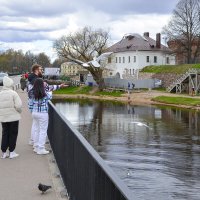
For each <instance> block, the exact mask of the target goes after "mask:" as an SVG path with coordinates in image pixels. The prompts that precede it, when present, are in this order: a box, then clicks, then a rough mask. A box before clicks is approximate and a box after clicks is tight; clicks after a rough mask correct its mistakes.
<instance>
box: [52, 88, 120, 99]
mask: <svg viewBox="0 0 200 200" xmlns="http://www.w3.org/2000/svg"><path fill="white" fill-rule="evenodd" d="M92 89H93V87H90V86H83V87H75V86H72V87H67V88H61V89H60V90H56V91H54V94H90V92H91V91H92ZM122 94H124V92H121V91H112V92H106V91H101V92H95V93H93V94H92V95H95V96H112V97H120V96H121V95H122Z"/></svg>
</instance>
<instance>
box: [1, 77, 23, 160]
mask: <svg viewBox="0 0 200 200" xmlns="http://www.w3.org/2000/svg"><path fill="white" fill-rule="evenodd" d="M12 88H13V80H12V79H10V78H9V77H7V76H5V77H4V78H3V89H2V90H1V92H0V122H1V124H2V141H1V150H2V153H3V154H2V157H1V158H6V157H8V156H9V158H15V157H17V156H19V154H17V153H15V151H14V150H15V147H16V141H17V136H18V127H19V120H20V118H21V115H20V113H21V111H22V101H21V99H20V97H19V95H18V94H17V93H16V92H15V91H13V89H12ZM7 149H9V151H10V154H9V155H7V153H6V151H7Z"/></svg>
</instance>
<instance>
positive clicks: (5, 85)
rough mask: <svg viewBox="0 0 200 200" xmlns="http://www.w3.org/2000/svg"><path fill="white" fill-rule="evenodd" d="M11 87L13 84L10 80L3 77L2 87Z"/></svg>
mask: <svg viewBox="0 0 200 200" xmlns="http://www.w3.org/2000/svg"><path fill="white" fill-rule="evenodd" d="M13 85H14V82H13V80H12V79H11V78H9V77H8V76H4V77H3V86H4V87H8V88H11V87H12V86H13Z"/></svg>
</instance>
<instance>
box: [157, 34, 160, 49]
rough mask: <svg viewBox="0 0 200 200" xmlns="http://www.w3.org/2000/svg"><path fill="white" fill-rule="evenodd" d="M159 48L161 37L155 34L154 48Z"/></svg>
mask: <svg viewBox="0 0 200 200" xmlns="http://www.w3.org/2000/svg"><path fill="white" fill-rule="evenodd" d="M160 47H161V35H160V33H157V34H156V48H159V49H160Z"/></svg>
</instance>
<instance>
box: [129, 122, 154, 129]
mask: <svg viewBox="0 0 200 200" xmlns="http://www.w3.org/2000/svg"><path fill="white" fill-rule="evenodd" d="M131 124H136V125H137V126H145V127H147V128H150V127H149V126H147V125H146V124H144V123H142V122H131Z"/></svg>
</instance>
